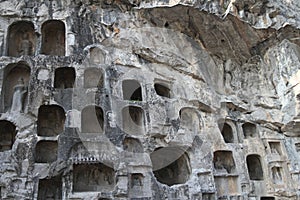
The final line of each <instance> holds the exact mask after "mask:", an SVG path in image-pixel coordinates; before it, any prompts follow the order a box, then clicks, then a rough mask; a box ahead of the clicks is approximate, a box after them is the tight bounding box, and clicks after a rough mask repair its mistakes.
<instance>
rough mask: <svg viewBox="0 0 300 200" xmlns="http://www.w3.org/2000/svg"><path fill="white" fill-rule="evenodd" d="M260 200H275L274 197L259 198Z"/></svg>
mask: <svg viewBox="0 0 300 200" xmlns="http://www.w3.org/2000/svg"><path fill="white" fill-rule="evenodd" d="M260 200H275V197H260Z"/></svg>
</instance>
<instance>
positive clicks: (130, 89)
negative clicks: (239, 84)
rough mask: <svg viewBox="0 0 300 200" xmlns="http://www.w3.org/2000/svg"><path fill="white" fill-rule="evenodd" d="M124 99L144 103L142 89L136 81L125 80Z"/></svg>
mask: <svg viewBox="0 0 300 200" xmlns="http://www.w3.org/2000/svg"><path fill="white" fill-rule="evenodd" d="M122 91H123V99H124V100H130V101H142V100H143V97H142V88H141V85H140V83H139V82H138V81H136V80H124V81H123V82H122Z"/></svg>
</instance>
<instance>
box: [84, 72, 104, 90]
mask: <svg viewBox="0 0 300 200" xmlns="http://www.w3.org/2000/svg"><path fill="white" fill-rule="evenodd" d="M103 87H104V77H103V73H102V70H101V69H99V68H95V67H91V68H87V69H85V70H84V88H103Z"/></svg>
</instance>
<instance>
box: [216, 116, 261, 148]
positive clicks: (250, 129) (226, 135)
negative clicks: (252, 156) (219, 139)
mask: <svg viewBox="0 0 300 200" xmlns="http://www.w3.org/2000/svg"><path fill="white" fill-rule="evenodd" d="M218 126H219V129H220V131H221V134H222V136H223V139H224V142H225V143H239V142H242V141H243V139H255V138H259V133H258V130H257V126H256V125H255V124H254V123H251V122H245V123H243V124H242V125H241V130H240V127H239V126H237V125H236V123H235V122H234V121H231V120H219V122H218ZM240 133H241V134H240Z"/></svg>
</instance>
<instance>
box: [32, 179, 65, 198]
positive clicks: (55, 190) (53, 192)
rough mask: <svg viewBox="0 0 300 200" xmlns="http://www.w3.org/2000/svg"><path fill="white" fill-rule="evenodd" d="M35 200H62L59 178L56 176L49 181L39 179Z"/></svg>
mask: <svg viewBox="0 0 300 200" xmlns="http://www.w3.org/2000/svg"><path fill="white" fill-rule="evenodd" d="M37 199H38V200H45V199H57V200H58V199H62V181H61V177H59V176H58V177H53V178H51V179H40V180H39V187H38V198H37Z"/></svg>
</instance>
